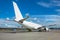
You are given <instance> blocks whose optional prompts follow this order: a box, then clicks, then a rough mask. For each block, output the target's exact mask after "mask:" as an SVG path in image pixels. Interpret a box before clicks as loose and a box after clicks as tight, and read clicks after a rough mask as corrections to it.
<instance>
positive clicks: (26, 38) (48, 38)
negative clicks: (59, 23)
mask: <svg viewBox="0 0 60 40" xmlns="http://www.w3.org/2000/svg"><path fill="white" fill-rule="evenodd" d="M0 40H60V33H59V32H20V33H0Z"/></svg>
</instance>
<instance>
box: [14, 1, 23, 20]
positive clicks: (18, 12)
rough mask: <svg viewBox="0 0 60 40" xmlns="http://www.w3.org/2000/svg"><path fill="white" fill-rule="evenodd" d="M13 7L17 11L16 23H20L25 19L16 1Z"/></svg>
mask: <svg viewBox="0 0 60 40" xmlns="http://www.w3.org/2000/svg"><path fill="white" fill-rule="evenodd" d="M13 7H14V11H15V16H16V18H15V21H19V20H21V19H23V16H22V14H21V12H20V10H19V8H18V6H17V4H16V3H15V2H14V1H13Z"/></svg>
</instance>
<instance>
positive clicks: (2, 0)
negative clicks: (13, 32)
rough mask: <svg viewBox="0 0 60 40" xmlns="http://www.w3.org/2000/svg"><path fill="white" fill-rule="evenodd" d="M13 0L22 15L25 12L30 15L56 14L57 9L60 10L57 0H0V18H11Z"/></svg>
mask: <svg viewBox="0 0 60 40" xmlns="http://www.w3.org/2000/svg"><path fill="white" fill-rule="evenodd" d="M13 1H15V2H16V3H17V4H18V6H19V8H20V10H21V13H22V15H23V16H25V14H26V13H29V14H30V16H31V15H58V14H59V12H58V11H60V5H59V4H60V3H58V2H59V0H0V18H6V17H9V18H11V17H14V16H15V15H14V9H13V4H12V2H13ZM55 1H56V2H55ZM57 4H58V5H57Z"/></svg>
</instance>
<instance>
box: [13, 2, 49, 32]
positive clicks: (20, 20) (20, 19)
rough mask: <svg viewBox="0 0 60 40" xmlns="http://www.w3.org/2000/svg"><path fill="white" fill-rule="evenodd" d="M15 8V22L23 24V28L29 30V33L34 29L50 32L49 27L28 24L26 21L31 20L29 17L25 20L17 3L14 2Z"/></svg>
mask: <svg viewBox="0 0 60 40" xmlns="http://www.w3.org/2000/svg"><path fill="white" fill-rule="evenodd" d="M13 7H14V11H15V16H16V18H15V22H17V23H19V24H21V25H22V26H23V27H25V28H27V30H28V31H32V29H36V30H38V31H42V30H45V31H48V30H49V29H48V28H47V27H43V26H42V25H40V24H37V23H33V22H28V21H26V19H28V18H29V16H27V17H26V18H23V16H22V14H21V12H20V10H19V8H18V6H17V4H16V3H15V2H13Z"/></svg>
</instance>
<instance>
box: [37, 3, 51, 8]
mask: <svg viewBox="0 0 60 40" xmlns="http://www.w3.org/2000/svg"><path fill="white" fill-rule="evenodd" d="M37 4H38V5H41V6H43V7H48V8H49V7H50V6H51V5H50V4H49V3H45V2H37Z"/></svg>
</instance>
